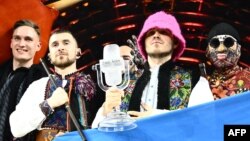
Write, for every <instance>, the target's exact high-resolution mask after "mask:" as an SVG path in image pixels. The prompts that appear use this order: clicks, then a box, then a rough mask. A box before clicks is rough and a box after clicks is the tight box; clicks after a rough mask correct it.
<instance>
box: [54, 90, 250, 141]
mask: <svg viewBox="0 0 250 141" xmlns="http://www.w3.org/2000/svg"><path fill="white" fill-rule="evenodd" d="M249 99H250V92H246V93H242V94H239V95H236V96H233V97H229V98H225V99H221V100H217V101H214V102H210V103H206V104H202V105H198V106H194V107H190V108H187V109H184V110H179V111H174V112H170V113H166V114H162V115H158V116H154V117H151V118H147V119H143V120H138V121H137V122H136V123H137V125H138V127H137V128H135V129H133V130H130V131H124V132H115V133H106V132H100V131H98V130H97V129H90V130H85V131H84V134H85V135H86V137H87V141H164V140H167V141H223V136H224V133H223V130H224V125H226V124H248V125H249V124H250V118H249V117H250V110H249V109H250V103H249ZM69 140H70V141H81V138H80V136H79V135H78V133H77V132H70V133H67V134H65V135H63V136H60V137H57V138H56V139H55V140H54V141H69Z"/></svg>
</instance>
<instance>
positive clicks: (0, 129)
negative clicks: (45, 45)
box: [0, 20, 46, 141]
mask: <svg viewBox="0 0 250 141" xmlns="http://www.w3.org/2000/svg"><path fill="white" fill-rule="evenodd" d="M10 47H11V50H12V55H13V58H12V59H11V60H9V61H7V62H6V63H4V64H2V65H1V66H0V105H1V106H0V107H1V108H0V115H1V116H0V140H1V141H10V140H12V135H11V131H10V126H9V115H10V114H11V112H13V111H14V110H15V106H16V104H17V103H18V102H19V100H20V98H21V97H22V95H23V93H24V92H25V90H26V89H27V87H28V86H29V84H30V83H31V82H33V81H34V80H37V79H39V78H41V77H42V76H45V75H46V74H45V72H44V70H43V68H41V66H39V65H34V64H33V60H34V56H35V54H36V52H38V51H39V50H40V49H41V43H40V29H39V27H38V26H37V25H36V24H35V23H34V22H32V21H30V20H19V21H17V22H16V23H15V24H14V26H13V34H12V39H11V43H10Z"/></svg>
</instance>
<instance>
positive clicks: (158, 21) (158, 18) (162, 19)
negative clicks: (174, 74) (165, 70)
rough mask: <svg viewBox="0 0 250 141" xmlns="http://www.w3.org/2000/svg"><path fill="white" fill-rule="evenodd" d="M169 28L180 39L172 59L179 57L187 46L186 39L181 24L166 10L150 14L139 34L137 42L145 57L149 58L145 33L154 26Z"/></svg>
mask: <svg viewBox="0 0 250 141" xmlns="http://www.w3.org/2000/svg"><path fill="white" fill-rule="evenodd" d="M155 27H156V28H160V29H168V30H170V31H171V32H172V34H173V35H174V36H175V37H176V38H177V39H178V40H179V46H178V47H177V48H176V49H175V50H174V52H173V55H172V60H174V61H175V60H176V59H178V58H179V57H180V56H181V55H182V53H183V51H184V50H185V48H186V41H185V39H184V37H183V36H182V34H181V30H180V26H179V24H178V22H177V20H176V19H175V17H174V16H172V15H170V14H167V13H165V12H164V11H160V12H156V13H154V14H152V15H150V16H149V17H148V18H147V19H146V21H145V22H144V25H143V28H142V30H141V32H140V34H139V37H138V40H137V44H138V48H139V51H140V53H141V55H142V56H143V58H144V59H146V60H147V54H146V51H145V43H144V41H145V38H144V36H145V34H146V32H147V31H149V30H150V29H152V28H155Z"/></svg>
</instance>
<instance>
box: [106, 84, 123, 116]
mask: <svg viewBox="0 0 250 141" xmlns="http://www.w3.org/2000/svg"><path fill="white" fill-rule="evenodd" d="M123 96H124V91H123V90H120V89H118V88H115V87H111V88H109V89H108V90H107V91H106V99H105V102H104V104H103V108H104V109H103V115H105V116H106V115H107V114H108V113H110V112H112V110H113V109H114V108H115V107H117V106H120V105H121V101H122V100H121V98H122V97H123Z"/></svg>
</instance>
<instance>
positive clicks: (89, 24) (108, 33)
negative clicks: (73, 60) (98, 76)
mask: <svg viewBox="0 0 250 141" xmlns="http://www.w3.org/2000/svg"><path fill="white" fill-rule="evenodd" d="M56 1H57V0H44V4H46V5H49V4H51V3H53V2H56ZM160 10H164V11H166V12H169V13H172V14H173V15H174V16H176V18H177V20H178V22H179V23H180V26H181V29H182V33H183V35H184V38H185V39H186V42H187V48H186V50H185V52H184V55H183V56H182V58H181V59H180V60H179V61H180V62H181V63H184V64H188V65H189V64H191V65H194V64H197V63H199V62H206V61H207V60H206V57H205V54H204V53H205V49H206V47H207V42H206V37H207V34H208V32H209V30H210V29H211V27H212V26H214V25H215V24H217V23H219V22H227V23H229V24H231V25H233V26H234V27H235V28H236V29H237V30H238V32H239V34H240V37H241V39H242V40H241V45H242V55H241V59H240V65H242V66H250V59H249V56H250V49H249V47H250V35H249V33H250V20H249V19H250V0H141V1H140V0H82V1H80V2H77V3H75V4H73V5H70V6H67V7H64V8H62V9H60V15H59V17H58V19H57V20H56V22H55V24H54V26H53V29H57V28H67V29H70V30H71V31H72V32H73V33H74V35H75V36H76V38H77V40H78V43H79V46H80V47H81V49H82V52H83V53H82V57H81V60H80V61H78V67H85V68H87V69H89V68H90V66H92V65H93V64H95V63H97V62H98V61H99V59H102V50H103V47H104V46H105V45H106V44H109V43H116V44H118V45H123V44H127V43H126V40H127V39H129V38H131V35H133V34H134V35H136V36H138V34H139V32H140V30H141V28H142V24H143V22H144V20H145V19H146V17H147V16H148V15H150V14H152V13H154V12H156V11H160Z"/></svg>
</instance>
